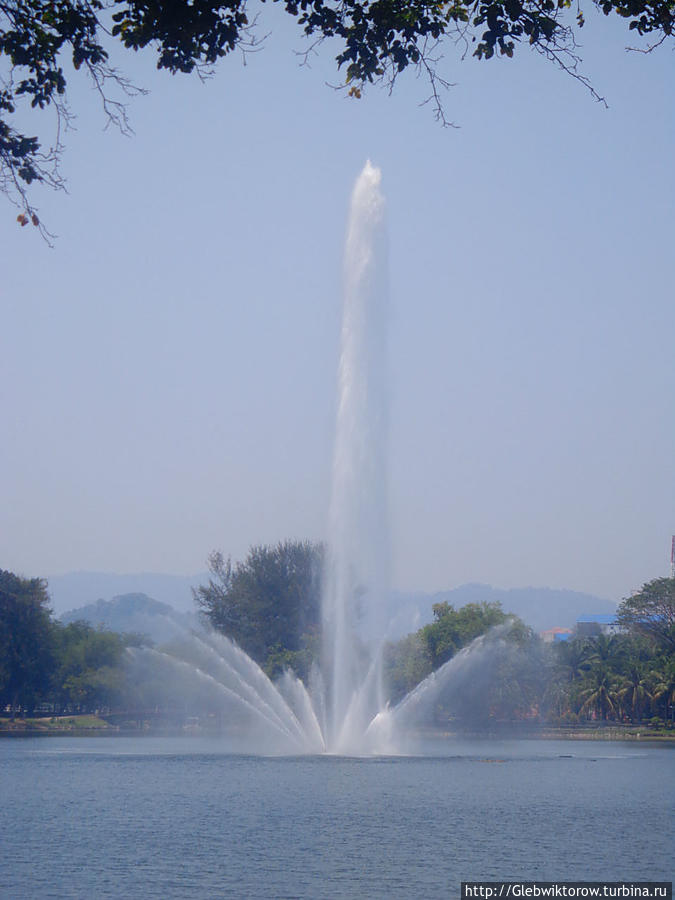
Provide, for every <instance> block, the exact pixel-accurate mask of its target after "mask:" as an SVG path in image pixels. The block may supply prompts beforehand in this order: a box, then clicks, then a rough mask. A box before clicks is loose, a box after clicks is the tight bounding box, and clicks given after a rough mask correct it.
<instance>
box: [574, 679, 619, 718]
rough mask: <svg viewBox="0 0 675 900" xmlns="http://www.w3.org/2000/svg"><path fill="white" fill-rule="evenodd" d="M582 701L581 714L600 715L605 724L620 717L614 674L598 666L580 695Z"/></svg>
mask: <svg viewBox="0 0 675 900" xmlns="http://www.w3.org/2000/svg"><path fill="white" fill-rule="evenodd" d="M579 698H580V700H581V701H582V703H581V707H580V709H579V712H580V713H581V714H582V715H584V714H589V713H596V714H597V713H599V714H600V718H601V719H602V721H603V722H605V721H607V719H608V718H610V719H616V718H617V717H618V695H617V692H616V685H615V682H614V678H613V675H612V673H611V672H610V671H609V670H608V669H607V668H606V667H605V666H601V665H598V666H596V667H595V668H594V669H593V671H592V673H591V677H590V678H589V683H588V686H587V687H585V688H584V689H583V690H582V691H581V692H580V693H579Z"/></svg>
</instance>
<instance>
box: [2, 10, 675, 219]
mask: <svg viewBox="0 0 675 900" xmlns="http://www.w3.org/2000/svg"><path fill="white" fill-rule="evenodd" d="M278 2H280V3H281V5H282V6H283V8H284V9H285V11H286V12H287V13H288V14H289V15H290V16H292V17H293V18H294V19H295V20H296V23H297V25H298V28H299V31H300V32H301V33H302V34H303V35H304V36H305V37H306V38H308V39H309V42H310V43H309V45H308V49H307V51H306V52H307V53H308V54H309V53H311V52H313V50H314V49H315V47H316V45H317V44H319V43H321V42H322V41H324V40H325V39H326V38H329V39H331V42H332V43H333V45H334V46H335V47H336V48H337V54H336V56H335V60H336V63H337V67H338V69H339V70H341V71H342V72H343V73H344V80H343V83H342V85H341V86H342V87H345V88H346V89H347V90H348V91H349V93H350V94H351V95H352V96H355V97H360V96H361V93H362V91H363V89H364V87H365V86H366V85H367V84H370V83H373V82H374V83H384V84H387V85H389V86H391V85H393V83H394V81H395V80H396V78H397V77H398V75H399V74H400V73H401V72H403V71H404V70H405V69H407V68H408V67H410V66H412V67H413V68H414V69H416V70H417V71H418V72H419V71H421V72H423V73H424V74H425V75H426V76H427V78H428V80H429V85H430V91H431V96H430V99H431V100H432V101H433V104H434V107H435V112H436V115H437V117H438V118H439V119H441V120H442V121H443V122H444V123H445V116H444V112H443V106H442V104H441V102H440V97H439V88H440V87H442V86H445V82H444V81H443V79H442V78H441V77H440V76H439V75H438V73H437V68H436V63H437V50H436V48H437V45H438V43H439V42H441V41H442V40H443V38H448V39H450V40H452V41H453V42H454V43H455V44H458V45H459V48H460V49H459V52H460V53H462V54H466V53H467V52H469V51H471V49H472V48H473V50H472V52H473V55H474V56H476V57H478V58H479V59H490V58H492V57H494V56H496V55H497V56H506V57H511V56H513V55H514V52H515V50H516V48H517V47H518V46H519V45H522V44H526V45H529V46H530V47H531V48H533V49H535V50H536V51H538V52H539V53H540V54H542V55H543V56H544V57H545V58H547V59H549V60H551V61H553V62H554V63H555V64H557V65H558V66H560V67H561V68H562V69H564V70H565V71H566V72H568V73H571V74H572V75H573V76H574V77H576V78H578V79H579V80H581V81H582V82H584V83H585V84H586V85H587V86H588V87H589V88H590V85H589V84H588V82H587V80H586V79H585V78H584V77H583V76H581V75H580V74H579V73H578V72H577V64H578V62H579V57H578V55H577V49H576V48H577V44H576V41H575V31H576V30H578V28H581V27H582V26H583V23H584V14H583V10H582V8H581V7H580V6H579V5H577V6H575V7H574V8H573V7H572V3H571V2H570V0H478V2H474V0H471V2H469V0H451V2H444V3H436V2H428V0H409V2H406V3H399V2H393V0H365V2H362V0H341V2H339V3H337V2H326V0H302V2H297V0H278ZM593 5H594V6H596V7H597V8H598V9H600V10H602V12H603V13H604V14H605V15H610V14H612V13H616V14H617V15H619V16H621V17H622V18H623V19H625V20H626V22H627V25H628V28H629V30H632V31H634V32H636V33H637V34H639V35H642V36H645V35H647V36H651V37H652V38H653V44H652V46H655V45H657V44H659V43H662V42H663V41H665V40H666V39H669V38H671V37H672V35H673V22H674V20H675V2H674V0H593ZM251 16H252V14H251V10H250V7H248V6H247V5H246V2H245V0H225V2H221V0H200V2H192V0H175V2H172V3H157V2H155V0H109V2H106V0H62V2H59V3H55V2H53V0H5V2H3V3H2V4H0V56H1V57H3V58H4V63H5V67H4V72H5V74H4V76H0V115H1V118H0V189H2V190H3V191H4V192H5V193H6V194H7V195H8V196H9V197H10V198H11V199H12V200H13V202H15V203H16V204H17V205H18V206H19V208H20V210H21V212H20V213H19V216H18V217H17V219H18V221H19V223H20V224H21V225H26V224H28V223H29V222H32V223H33V224H34V225H36V226H39V227H41V228H42V225H41V224H40V223H39V221H38V218H37V215H36V213H35V210H34V208H33V207H32V206H31V204H30V202H29V199H28V195H27V191H26V188H27V186H29V185H30V184H32V183H33V182H44V183H47V184H50V185H52V186H53V187H63V182H62V179H61V176H60V174H59V170H58V162H59V157H60V154H61V150H62V146H61V138H60V132H61V129H62V127H63V126H64V125H66V124H67V122H68V119H69V112H68V107H67V104H66V76H65V72H64V63H65V60H66V59H67V58H69V59H70V61H71V62H72V65H73V67H74V68H75V70H80V71H85V72H86V73H87V74H88V75H89V77H90V79H91V81H92V83H93V85H94V87H95V88H96V89H97V90H98V92H99V94H100V95H101V99H102V103H103V108H104V110H105V113H106V114H107V116H108V117H109V119H110V120H111V121H113V122H115V123H116V124H117V125H118V126H119V127H120V128H121V129H122V130H123V131H128V130H129V129H128V124H127V120H126V113H125V107H124V103H123V102H122V101H123V100H124V95H125V94H133V93H136V92H138V89H137V88H135V87H134V86H133V85H131V84H130V83H129V82H128V81H127V80H126V79H125V78H124V77H123V76H121V75H120V73H119V72H118V71H116V70H115V69H114V68H113V67H112V66H111V64H110V61H109V52H110V47H111V43H112V39H115V41H119V42H121V44H122V45H123V47H125V48H126V49H128V50H134V51H138V50H141V49H144V48H147V47H152V48H153V50H154V52H155V54H156V60H157V67H158V68H160V69H168V70H169V72H172V73H176V72H185V73H190V72H193V71H195V70H197V71H198V72H200V73H202V74H204V72H205V71H208V68H209V67H210V66H212V65H213V64H214V63H216V62H217V61H218V60H219V59H221V58H222V57H224V56H226V55H227V54H228V53H231V52H232V51H233V50H235V49H237V48H239V49H240V50H243V51H246V49H248V48H252V47H255V46H257V44H258V43H259V42H260V40H259V38H258V37H257V36H256V34H255V30H254V26H255V13H253V18H252V17H251ZM111 87H112V88H113V89H114V87H117V88H118V91H117V99H116V98H115V97H113V96H111V94H110V88H111ZM120 91H121V93H120ZM591 91H592V88H591ZM113 92H114V91H113ZM120 97H121V100H120V99H119V98H120ZM25 103H28V104H30V106H31V107H32V108H33V109H40V110H44V109H46V108H47V107H50V108H52V109H53V110H54V111H55V113H56V117H57V121H58V126H57V133H56V138H55V140H54V142H53V144H52V146H51V147H49V149H45V148H44V147H43V146H42V142H41V141H40V139H39V138H38V137H35V136H29V135H26V134H24V133H22V131H21V130H19V129H20V128H21V127H22V126H17V125H16V124H15V120H14V116H15V115H18V113H19V111H20V110H22V107H23V106H24V104H25ZM44 233H45V234H48V233H47V232H44Z"/></svg>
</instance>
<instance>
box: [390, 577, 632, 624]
mask: <svg viewBox="0 0 675 900" xmlns="http://www.w3.org/2000/svg"><path fill="white" fill-rule="evenodd" d="M482 601H485V602H487V603H493V602H495V601H498V602H500V603H501V605H502V609H503V610H504V612H510V613H514V614H515V615H517V616H520V618H521V619H522V620H523V621H524V622H525V623H526V624H527V625H529V626H530V627H531V628H533V629H534V630H535V631H543V630H544V629H547V628H553V627H555V626H560V627H562V628H571V627H572V626H573V625H574V624H575V622H576V620H577V618H578V617H579V616H582V615H585V614H596V613H599V614H603V613H607V614H611V613H613V612H615V611H616V607H617V604H616V603H615V602H614V601H612V600H607V599H606V598H603V597H597V596H595V595H594V594H584V593H581V592H579V591H568V590H563V589H556V588H535V587H524V588H509V589H504V588H495V587H491V586H490V585H489V584H463V585H461V586H460V587H457V588H454V589H452V590H449V591H440V592H439V593H436V594H423V593H411V594H405V593H393V594H392V596H391V601H390V618H392V619H393V620H394V621H395V622H396V623H397V625H396V626H395V627H394V628H393V629H392V630H393V631H394V632H395V635H394V636H399V637H400V636H402V634H405V633H407V632H408V631H411V630H413V628H420V627H421V626H422V625H425V624H426V623H428V622H431V621H432V618H433V611H432V607H433V605H434V603H444V602H446V603H451V604H452V605H453V606H454V607H455V608H458V607H460V606H464V605H466V604H467V603H480V602H482ZM416 621H417V622H419V624H417V625H414V624H413V623H414V622H416ZM399 625H400V627H401V628H402V629H403V630H402V631H399Z"/></svg>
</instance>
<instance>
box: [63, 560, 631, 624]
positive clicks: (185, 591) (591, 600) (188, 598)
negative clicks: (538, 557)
mask: <svg viewBox="0 0 675 900" xmlns="http://www.w3.org/2000/svg"><path fill="white" fill-rule="evenodd" d="M208 579H209V575H208V573H207V572H203V573H201V574H197V575H162V574H140V575H111V574H105V573H101V572H72V573H70V574H68V575H56V576H53V577H52V578H49V579H48V581H49V591H50V594H51V597H52V603H53V605H54V609H55V611H56V613H57V615H58V614H59V613H62V612H64V610H75V611H76V612H80V611H81V610H82V609H83V608H84V609H87V610H89V609H90V608H96V609H98V610H99V612H97V613H96V615H101V612H100V610H101V609H103V607H99V605H98V604H97V602H96V601H98V600H103V601H111V600H112V599H113V598H116V600H118V601H119V600H120V599H123V598H124V596H129V595H132V596H133V595H136V596H138V595H143V596H145V597H146V599H147V600H150V599H151V598H156V599H155V600H152V601H151V602H152V603H158V604H159V606H168V607H170V608H171V609H172V613H174V614H178V613H186V612H190V613H194V612H195V605H194V601H193V599H192V593H191V588H192V587H197V586H198V585H200V584H206V583H207V582H208ZM481 601H486V602H494V601H499V602H500V603H501V604H502V608H503V609H504V611H505V612H512V613H515V614H516V615H517V616H520V618H521V619H523V620H524V621H525V622H526V623H527V624H528V625H530V626H531V627H532V628H533V629H534V630H535V631H543V630H544V629H546V628H553V627H554V626H560V627H562V628H571V627H572V626H573V625H574V623H575V622H576V620H577V618H578V617H579V616H582V615H585V614H603V613H606V614H611V613H613V612H615V610H616V606H617V604H616V603H615V602H613V601H611V600H608V599H606V598H603V597H597V596H594V595H593V594H585V593H581V592H579V591H568V590H564V589H555V588H547V587H542V588H535V587H523V588H510V589H504V588H496V587H492V586H490V585H488V584H464V585H461V586H460V587H456V588H453V589H452V590H448V591H440V592H438V593H423V592H400V591H393V592H392V593H391V594H390V596H389V600H388V603H387V609H386V611H385V614H384V615H383V616H382V617H378V616H377V615H375V614H369V612H368V610H364V618H363V622H362V629H361V630H362V634H363V636H364V637H365V638H377V637H379V636H380V634H381V626H379V625H377V624H376V623H377V622H378V619H381V621H383V622H384V623H385V624H386V623H388V637H389V638H390V639H391V640H396V639H398V638H400V637H403V636H404V635H406V634H408V633H410V632H411V631H415V630H416V629H418V628H421V627H422V625H425V624H427V623H428V622H431V621H432V619H433V612H432V606H433V604H434V603H443V602H447V603H452V604H453V606H455V607H460V606H464V605H465V604H466V603H479V602H481ZM145 612H146V613H148V610H147V609H146V610H145ZM163 614H164V615H166V613H163ZM68 615H69V616H70V615H71V613H70V612H69V613H68ZM106 615H107V613H106ZM120 615H121V613H120ZM151 615H154V616H155V617H157V616H161V615H162V613H160V612H158V611H156V612H155V613H151ZM88 616H89V613H88V614H87V617H85V618H87V620H88V621H89V618H88ZM81 618H82V616H81ZM155 624H157V623H155ZM107 627H113V626H112V625H109V626H107ZM116 630H118V629H117V628H116ZM121 630H127V631H142V630H143V629H141V628H136V627H133V628H132V627H125V628H122V629H121Z"/></svg>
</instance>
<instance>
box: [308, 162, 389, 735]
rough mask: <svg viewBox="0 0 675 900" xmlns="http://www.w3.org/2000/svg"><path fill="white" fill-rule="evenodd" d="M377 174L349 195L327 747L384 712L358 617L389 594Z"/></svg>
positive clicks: (383, 283)
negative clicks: (364, 606)
mask: <svg viewBox="0 0 675 900" xmlns="http://www.w3.org/2000/svg"><path fill="white" fill-rule="evenodd" d="M380 180H381V173H380V170H379V169H377V168H375V167H374V166H373V165H372V164H371V163H370V161H368V162H367V163H366V165H365V167H364V169H363V171H362V172H361V174H360V175H359V177H358V179H357V181H356V183H355V185H354V189H353V192H352V197H351V207H350V213H349V223H348V227H347V236H346V244H345V259H344V298H343V315H342V334H341V350H340V362H339V370H338V402H337V420H336V434H335V452H334V459H333V484H332V495H331V503H330V511H329V535H328V548H329V558H328V566H327V574H326V583H325V585H324V595H323V630H324V665H325V671H326V675H327V681H328V690H329V703H328V709H329V716H328V722H327V730H328V734H327V744H328V746H329V748H331V749H333V750H336V751H342V752H344V751H349V750H352V749H356V748H358V747H359V746H360V742H361V741H362V739H363V735H364V734H365V731H366V728H367V726H368V723H369V721H370V720H371V719H372V717H373V716H374V715H375V714H376V713H377V712H378V710H379V708H380V707H381V706H382V689H381V672H380V664H379V657H380V654H379V653H377V652H376V654H375V661H374V662H373V661H371V660H369V659H367V658H366V657H365V654H364V652H363V648H362V647H361V646H360V644H359V641H358V638H357V630H356V626H357V620H358V615H359V607H360V605H361V604H367V605H368V607H369V608H370V609H371V610H373V609H374V610H377V609H380V608H381V607H382V603H383V599H384V593H385V591H386V589H387V573H388V568H389V566H388V557H389V539H388V528H387V518H388V517H387V490H386V484H387V464H386V452H385V448H386V433H387V380H388V379H387V371H386V370H387V353H386V347H387V320H388V311H387V265H386V236H385V228H384V198H383V196H382V193H381V191H380Z"/></svg>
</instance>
